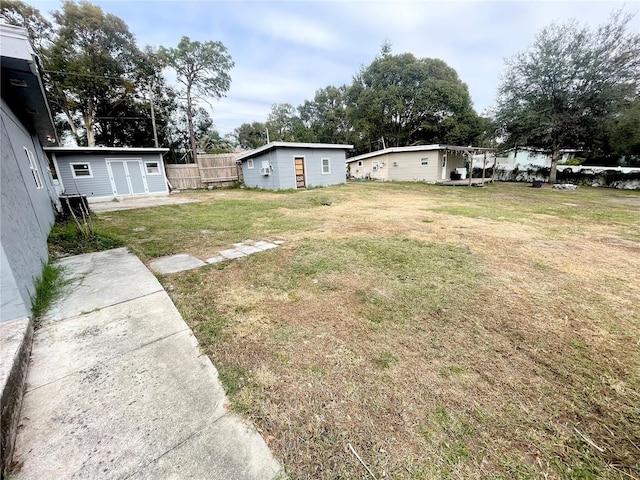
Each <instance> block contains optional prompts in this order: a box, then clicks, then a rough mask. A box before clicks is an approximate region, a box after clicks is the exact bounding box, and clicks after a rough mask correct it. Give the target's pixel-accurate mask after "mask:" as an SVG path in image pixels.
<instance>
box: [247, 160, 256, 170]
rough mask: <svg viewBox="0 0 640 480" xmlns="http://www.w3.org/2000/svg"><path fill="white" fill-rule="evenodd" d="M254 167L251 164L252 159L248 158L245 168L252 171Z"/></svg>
mask: <svg viewBox="0 0 640 480" xmlns="http://www.w3.org/2000/svg"><path fill="white" fill-rule="evenodd" d="M254 167H255V165H254V164H253V158H250V159H249V160H247V168H248V169H249V170H252V169H253V168H254Z"/></svg>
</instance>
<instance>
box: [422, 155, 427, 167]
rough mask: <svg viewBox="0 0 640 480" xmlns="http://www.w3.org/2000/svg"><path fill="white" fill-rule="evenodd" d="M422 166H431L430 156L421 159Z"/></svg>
mask: <svg viewBox="0 0 640 480" xmlns="http://www.w3.org/2000/svg"><path fill="white" fill-rule="evenodd" d="M420 166H421V167H427V166H429V157H422V158H421V159H420Z"/></svg>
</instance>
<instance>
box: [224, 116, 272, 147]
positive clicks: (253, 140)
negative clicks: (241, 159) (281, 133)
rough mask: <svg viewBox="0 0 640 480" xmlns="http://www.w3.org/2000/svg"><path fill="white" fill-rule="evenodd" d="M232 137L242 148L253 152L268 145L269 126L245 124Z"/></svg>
mask: <svg viewBox="0 0 640 480" xmlns="http://www.w3.org/2000/svg"><path fill="white" fill-rule="evenodd" d="M232 136H233V138H234V139H235V142H236V144H237V145H238V146H239V147H240V148H246V149H250V150H253V149H255V148H259V147H261V146H262V145H266V144H267V126H266V125H265V124H264V123H262V122H253V123H243V124H242V125H240V126H239V127H238V128H236V129H235V130H234V131H233V134H232Z"/></svg>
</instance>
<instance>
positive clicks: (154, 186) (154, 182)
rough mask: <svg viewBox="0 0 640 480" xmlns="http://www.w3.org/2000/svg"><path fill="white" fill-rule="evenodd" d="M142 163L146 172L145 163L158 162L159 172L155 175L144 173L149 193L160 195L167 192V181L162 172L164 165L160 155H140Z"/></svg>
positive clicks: (163, 171)
mask: <svg viewBox="0 0 640 480" xmlns="http://www.w3.org/2000/svg"><path fill="white" fill-rule="evenodd" d="M140 157H141V158H142V163H143V164H144V165H145V170H144V171H145V172H146V162H158V166H159V168H160V171H159V173H158V174H157V175H154V174H150V173H146V175H147V186H148V187H149V193H162V192H166V191H168V190H167V180H166V177H165V175H166V173H165V170H164V163H163V162H162V157H161V156H160V155H141V156H140Z"/></svg>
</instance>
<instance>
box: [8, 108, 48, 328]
mask: <svg viewBox="0 0 640 480" xmlns="http://www.w3.org/2000/svg"><path fill="white" fill-rule="evenodd" d="M0 120H1V128H0V130H1V132H0V134H1V139H2V148H1V149H0V162H1V163H0V170H1V172H0V187H1V188H0V205H1V206H0V209H1V211H0V213H1V215H0V243H1V246H2V249H1V250H2V251H1V259H0V260H1V267H2V268H1V271H0V290H1V291H2V305H1V310H0V322H5V321H9V320H13V319H16V318H19V317H23V316H25V315H30V314H31V297H32V296H33V295H34V294H35V281H36V280H37V279H38V278H39V277H40V275H41V272H42V266H43V264H45V263H47V261H48V257H49V254H48V250H47V237H48V235H49V232H50V230H51V226H52V225H53V222H54V220H55V208H54V205H55V199H56V196H55V188H54V186H53V182H52V178H51V175H50V173H49V170H48V166H47V163H46V162H44V159H45V158H46V157H45V155H44V152H43V151H42V148H41V146H40V143H39V142H38V140H37V139H36V138H35V136H34V135H31V134H30V133H29V132H28V131H27V129H26V128H25V127H24V126H23V125H22V124H21V123H20V121H19V120H18V119H17V118H16V116H15V115H14V114H13V112H12V111H11V110H10V109H9V107H8V106H7V105H6V103H5V102H4V100H2V104H1V115H0ZM25 147H26V148H28V149H29V150H31V151H32V152H34V154H35V158H36V164H37V168H38V170H39V173H40V178H41V180H42V188H37V186H36V182H35V180H34V177H33V173H32V171H31V168H30V165H29V159H28V157H27V154H26V153H25V150H24V148H25Z"/></svg>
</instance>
